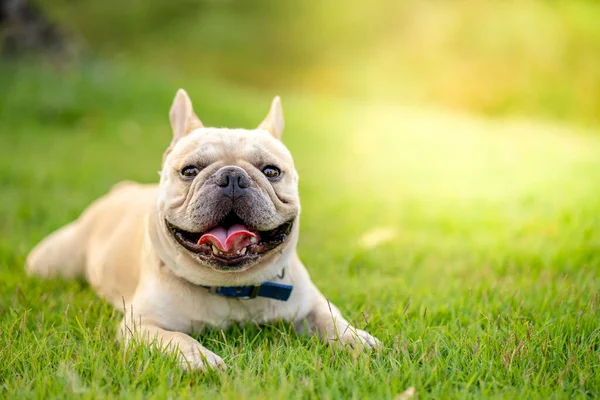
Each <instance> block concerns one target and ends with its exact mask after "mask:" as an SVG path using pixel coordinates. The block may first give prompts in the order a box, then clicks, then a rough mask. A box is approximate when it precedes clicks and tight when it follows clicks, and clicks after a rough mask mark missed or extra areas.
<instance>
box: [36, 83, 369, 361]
mask: <svg viewBox="0 0 600 400" xmlns="http://www.w3.org/2000/svg"><path fill="white" fill-rule="evenodd" d="M170 119H171V126H172V128H173V141H172V143H171V145H170V146H169V148H168V149H167V151H166V152H165V154H164V157H163V168H162V172H161V178H160V184H159V185H158V186H157V185H140V184H136V183H130V182H122V183H119V184H117V185H116V186H115V187H114V188H113V189H112V190H111V191H110V193H109V194H107V195H106V196H104V197H102V198H101V199H99V200H97V201H96V202H94V203H93V204H92V205H91V206H90V207H89V208H88V209H87V210H86V211H85V212H84V213H83V214H82V215H81V216H80V217H79V219H78V220H76V221H75V222H73V223H71V224H69V225H67V226H65V227H63V228H61V229H59V230H58V231H56V232H54V233H53V234H51V235H50V236H48V237H47V238H46V239H44V240H43V241H42V242H41V243H40V244H38V245H37V246H36V247H35V248H34V249H33V251H32V252H31V253H30V254H29V256H28V258H27V262H26V268H27V272H28V273H30V274H33V275H37V276H41V277H54V276H61V277H66V278H72V277H76V276H85V277H86V279H87V280H88V281H89V283H90V284H91V286H92V287H93V288H94V289H95V290H96V291H97V292H98V293H99V294H100V295H101V296H102V297H104V298H105V299H107V301H109V302H110V303H111V304H113V305H114V306H115V307H118V308H121V309H123V305H124V304H125V307H126V309H127V310H128V312H127V313H126V316H125V318H124V320H123V323H122V324H121V328H120V332H121V334H122V335H123V336H124V339H125V340H129V339H131V338H133V337H137V338H140V339H143V340H147V341H148V342H150V343H153V344H155V345H157V347H158V348H160V349H163V350H167V351H172V352H174V353H175V354H177V356H178V357H179V360H180V361H181V363H182V364H183V366H184V367H187V368H199V369H205V368H207V367H224V365H225V364H224V362H223V360H222V359H221V358H220V357H219V356H218V355H216V354H214V353H213V352H211V351H210V350H208V349H206V348H205V347H203V346H202V345H201V344H200V343H199V342H198V341H197V340H196V339H194V338H192V337H191V336H189V334H190V333H192V332H199V331H201V330H202V329H203V328H204V327H219V328H226V327H228V326H229V325H231V324H232V323H240V324H244V323H248V322H256V323H268V322H270V321H275V320H284V321H289V322H293V323H294V326H295V327H297V328H298V329H303V328H307V330H308V331H309V332H314V333H318V334H319V335H320V337H321V338H323V339H324V340H326V341H328V342H333V343H338V344H347V345H350V346H352V347H363V348H372V347H376V346H377V345H378V344H379V342H378V340H377V339H375V338H374V337H372V336H371V335H369V334H368V333H367V332H364V331H361V330H358V329H355V328H354V327H352V326H351V325H349V323H348V322H347V321H346V320H345V319H344V318H343V317H342V316H341V315H340V313H339V311H338V310H337V309H336V308H335V307H334V306H333V305H332V304H331V303H329V302H328V301H327V299H326V298H325V297H324V296H323V295H322V294H321V293H320V292H319V290H318V289H317V288H316V287H315V286H314V285H313V284H312V282H311V280H310V277H309V275H308V272H307V271H306V268H305V267H304V265H302V262H301V261H300V259H299V258H298V256H297V254H296V243H297V240H298V219H299V218H298V216H299V213H300V201H299V198H298V174H297V173H296V170H295V169H294V164H293V160H292V157H291V155H290V153H289V151H288V150H287V148H286V147H285V146H284V145H283V144H282V143H281V142H280V141H279V138H280V137H281V134H282V131H283V112H282V109H281V103H280V100H279V98H278V97H276V98H275V99H274V100H273V104H272V106H271V110H270V112H269V114H268V115H267V117H266V119H265V120H264V121H263V122H262V123H261V124H260V126H259V127H258V128H257V129H255V130H244V129H216V128H205V127H203V125H202V123H201V122H200V120H199V119H198V117H197V116H196V114H195V113H194V111H193V109H192V104H191V101H190V99H189V97H188V96H187V94H186V92H185V91H184V90H179V91H178V92H177V95H176V96H175V100H174V101H173V106H172V107H171V112H170ZM130 315H131V316H132V318H129V316H130Z"/></svg>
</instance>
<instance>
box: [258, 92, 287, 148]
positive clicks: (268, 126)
mask: <svg viewBox="0 0 600 400" xmlns="http://www.w3.org/2000/svg"><path fill="white" fill-rule="evenodd" d="M283 126H284V122H283V108H282V107H281V99H280V98H279V96H275V98H274V99H273V102H272V103H271V109H270V110H269V114H267V117H266V118H265V120H264V121H263V122H261V123H260V125H259V126H258V129H264V130H265V131H267V132H269V133H270V134H271V135H273V137H274V138H275V139H281V135H282V134H283Z"/></svg>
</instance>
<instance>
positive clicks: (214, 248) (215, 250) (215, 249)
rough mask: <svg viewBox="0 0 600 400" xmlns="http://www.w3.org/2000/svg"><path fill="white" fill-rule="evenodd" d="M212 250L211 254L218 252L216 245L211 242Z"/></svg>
mask: <svg viewBox="0 0 600 400" xmlns="http://www.w3.org/2000/svg"><path fill="white" fill-rule="evenodd" d="M212 251H213V254H218V253H219V250H218V249H217V246H215V245H214V244H213V247H212Z"/></svg>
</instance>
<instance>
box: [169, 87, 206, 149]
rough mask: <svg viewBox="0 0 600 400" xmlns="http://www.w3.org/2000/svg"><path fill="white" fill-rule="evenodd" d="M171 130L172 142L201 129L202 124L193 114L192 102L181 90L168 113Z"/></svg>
mask: <svg viewBox="0 0 600 400" xmlns="http://www.w3.org/2000/svg"><path fill="white" fill-rule="evenodd" d="M169 118H170V120H171V128H172V129H173V141H177V140H178V139H181V138H182V137H184V136H185V135H187V134H188V133H190V132H191V131H193V130H194V129H198V128H202V127H203V126H204V125H202V122H200V119H199V118H198V117H197V116H196V114H195V113H194V109H193V108H192V101H191V100H190V97H189V96H188V94H187V93H186V92H185V90H183V89H179V90H178V91H177V94H176V95H175V99H174V100H173V105H172V106H171V111H170V112H169Z"/></svg>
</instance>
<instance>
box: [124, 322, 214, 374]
mask: <svg viewBox="0 0 600 400" xmlns="http://www.w3.org/2000/svg"><path fill="white" fill-rule="evenodd" d="M119 335H120V336H121V339H122V340H123V342H124V344H125V345H127V343H128V342H129V341H130V340H132V339H133V340H136V339H137V340H141V341H143V342H145V343H148V344H151V345H153V346H155V347H156V348H157V349H158V350H159V351H165V352H168V353H172V354H175V355H176V356H177V359H178V361H179V363H180V365H181V366H182V367H183V368H184V369H186V370H202V371H204V370H207V369H221V370H223V369H225V368H226V365H225V362H224V361H223V359H222V358H221V357H219V356H218V355H216V354H215V353H213V352H212V351H210V350H208V349H206V348H205V347H204V346H202V345H201V344H200V343H199V342H198V341H197V340H196V339H194V338H192V337H191V336H188V335H186V334H185V333H183V332H173V331H168V330H165V329H163V328H160V327H159V326H157V325H156V324H154V323H151V322H147V321H144V320H143V319H142V320H141V321H137V322H135V323H131V321H127V318H125V319H123V322H122V323H121V325H120V327H119Z"/></svg>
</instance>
